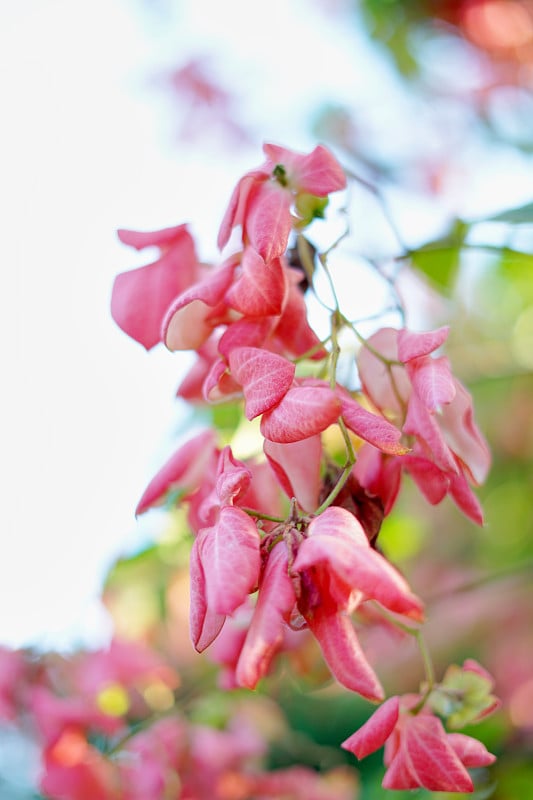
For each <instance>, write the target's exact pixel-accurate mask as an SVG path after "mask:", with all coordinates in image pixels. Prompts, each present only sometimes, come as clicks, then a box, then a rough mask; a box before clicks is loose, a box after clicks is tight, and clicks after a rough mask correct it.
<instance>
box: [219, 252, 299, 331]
mask: <svg viewBox="0 0 533 800" xmlns="http://www.w3.org/2000/svg"><path fill="white" fill-rule="evenodd" d="M241 270H242V271H241V274H240V275H239V276H238V277H237V279H236V280H235V282H234V283H233V285H232V286H231V287H230V288H229V290H228V291H227V293H226V302H227V303H228V305H230V306H231V307H232V308H234V309H235V310H236V311H239V312H240V313H241V314H244V315H245V316H247V317H267V316H276V315H279V314H281V311H282V308H283V304H284V300H285V297H286V294H287V290H288V284H287V277H286V274H285V271H284V269H283V267H282V264H281V261H280V259H279V258H274V259H272V261H269V262H268V263H265V262H264V261H263V259H262V258H261V256H260V255H259V253H257V252H256V251H255V250H254V249H253V248H252V247H247V248H246V249H245V251H244V254H243V257H242V263H241Z"/></svg>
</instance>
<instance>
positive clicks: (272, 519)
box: [239, 506, 285, 522]
mask: <svg viewBox="0 0 533 800" xmlns="http://www.w3.org/2000/svg"><path fill="white" fill-rule="evenodd" d="M239 508H240V509H241V511H244V513H245V514H248V515H249V516H250V517H255V518H256V519H264V520H268V521H269V522H285V520H284V519H282V518H281V517H272V516H270V514H262V513H261V512H260V511H256V510H255V508H243V506H239Z"/></svg>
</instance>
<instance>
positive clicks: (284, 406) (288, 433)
mask: <svg viewBox="0 0 533 800" xmlns="http://www.w3.org/2000/svg"><path fill="white" fill-rule="evenodd" d="M340 412H341V404H340V400H339V398H338V397H337V395H336V394H335V393H334V392H332V391H331V389H328V388H326V387H316V386H295V387H293V388H292V389H289V391H288V392H287V394H286V395H285V397H284V398H283V399H282V401H281V402H280V403H279V404H278V405H277V406H276V407H275V408H273V409H272V410H271V411H268V412H267V413H266V414H263V418H262V420H261V433H262V434H263V436H264V437H265V439H269V440H270V441H271V442H280V443H282V444H286V443H288V442H299V441H301V440H302V439H307V438H308V437H309V436H315V435H316V434H317V433H322V431H325V430H326V428H328V427H329V426H330V425H332V424H333V423H334V422H336V421H337V419H338V418H339V415H340Z"/></svg>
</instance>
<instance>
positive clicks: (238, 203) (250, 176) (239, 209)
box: [217, 170, 268, 250]
mask: <svg viewBox="0 0 533 800" xmlns="http://www.w3.org/2000/svg"><path fill="white" fill-rule="evenodd" d="M267 178H268V172H266V171H264V170H253V171H251V172H247V173H246V175H244V176H243V177H242V178H241V179H240V181H239V182H238V184H237V186H236V187H235V189H234V190H233V193H232V195H231V199H230V202H229V205H228V208H227V209H226V212H225V214H224V218H223V220H222V224H221V225H220V230H219V232H218V238H217V245H218V248H219V250H222V248H223V247H225V246H226V245H227V243H228V242H229V240H230V236H231V231H232V230H233V228H234V227H235V226H236V225H242V222H243V219H244V215H245V209H246V205H247V203H248V197H249V195H250V192H251V191H252V189H253V188H254V186H256V185H257V184H258V183H261V182H263V181H265V180H266V179H267Z"/></svg>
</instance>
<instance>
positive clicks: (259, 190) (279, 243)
mask: <svg viewBox="0 0 533 800" xmlns="http://www.w3.org/2000/svg"><path fill="white" fill-rule="evenodd" d="M290 207H291V195H290V192H288V191H287V190H286V189H283V188H282V187H281V186H279V185H278V184H275V183H262V184H259V185H258V186H257V187H256V188H255V189H254V192H253V195H251V196H250V201H249V204H248V208H247V217H246V220H245V223H244V224H245V228H246V233H247V234H248V237H249V239H250V244H251V245H252V247H253V248H254V249H255V250H257V252H258V253H259V255H260V256H261V257H262V258H263V259H264V260H265V261H271V260H272V259H273V258H278V257H279V256H282V255H283V253H284V252H285V250H286V249H287V242H288V240H289V234H290V232H291V229H292V221H291V214H290Z"/></svg>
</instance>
